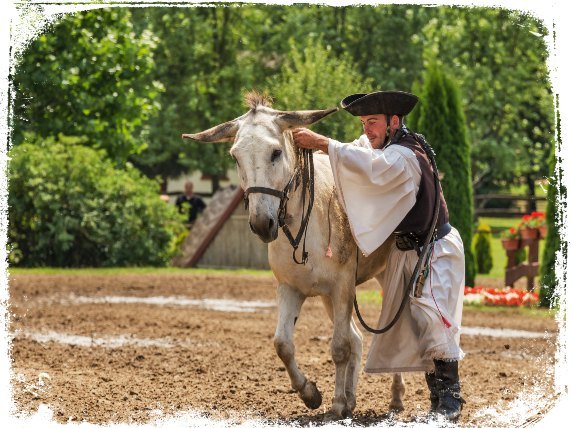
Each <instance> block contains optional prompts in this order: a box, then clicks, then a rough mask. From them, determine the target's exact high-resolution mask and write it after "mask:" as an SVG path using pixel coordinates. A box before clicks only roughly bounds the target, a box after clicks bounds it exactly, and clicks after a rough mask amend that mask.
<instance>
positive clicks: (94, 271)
mask: <svg viewBox="0 0 572 428" xmlns="http://www.w3.org/2000/svg"><path fill="white" fill-rule="evenodd" d="M8 273H10V274H26V275H34V274H36V275H58V274H66V275H98V274H101V275H129V274H153V275H157V274H159V275H160V274H172V273H180V274H186V275H196V274H214V275H217V274H220V275H260V276H272V271H270V270H257V269H203V268H192V269H189V268H176V267H117V268H77V269H75V268H74V269H66V268H9V269H8Z"/></svg>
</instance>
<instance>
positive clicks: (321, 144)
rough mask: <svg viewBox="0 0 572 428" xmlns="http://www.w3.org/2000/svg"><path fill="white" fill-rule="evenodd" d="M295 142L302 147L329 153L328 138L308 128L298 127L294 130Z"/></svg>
mask: <svg viewBox="0 0 572 428" xmlns="http://www.w3.org/2000/svg"><path fill="white" fill-rule="evenodd" d="M292 136H293V137H294V143H295V144H296V145H297V146H298V147H300V148H302V149H318V150H322V151H323V152H325V153H328V143H329V141H328V138H326V137H324V136H323V135H320V134H317V133H315V132H314V131H310V130H309V129H306V128H296V129H294V130H293V131H292Z"/></svg>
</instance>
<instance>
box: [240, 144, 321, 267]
mask: <svg viewBox="0 0 572 428" xmlns="http://www.w3.org/2000/svg"><path fill="white" fill-rule="evenodd" d="M300 179H301V180H302V190H303V193H302V219H301V220H300V229H298V234H297V235H296V238H294V236H293V235H292V233H291V232H290V228H289V227H288V225H287V224H286V214H287V210H288V207H287V205H288V199H289V198H288V195H289V194H290V192H291V191H292V189H294V190H296V189H297V188H298V186H299V185H300ZM306 191H308V194H309V201H308V208H307V209H306V212H305V213H304V210H305V205H306ZM251 193H264V194H266V195H271V196H275V197H277V198H278V199H280V206H279V208H278V226H280V227H281V228H282V231H283V232H284V234H285V235H286V237H287V238H288V241H290V245H292V247H293V248H294V252H293V253H292V259H293V260H294V262H296V263H297V264H299V265H300V264H306V262H307V261H308V253H307V252H306V232H307V231H308V223H309V220H310V214H311V212H312V207H313V205H314V161H313V156H312V150H308V149H303V150H302V161H301V166H299V167H297V168H296V170H295V171H294V174H292V177H290V180H288V183H287V184H286V186H285V187H284V190H282V191H280V190H276V189H272V188H270V187H263V186H252V187H249V188H247V189H246V190H245V191H244V208H245V209H248V196H249V195H250V194H251ZM302 236H303V237H304V243H303V247H302V260H301V261H298V259H297V258H296V251H297V250H298V246H299V245H300V241H301V240H302Z"/></svg>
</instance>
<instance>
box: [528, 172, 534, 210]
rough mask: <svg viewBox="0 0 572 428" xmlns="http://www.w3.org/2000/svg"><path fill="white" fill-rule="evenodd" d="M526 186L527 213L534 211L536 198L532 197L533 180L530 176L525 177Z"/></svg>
mask: <svg viewBox="0 0 572 428" xmlns="http://www.w3.org/2000/svg"><path fill="white" fill-rule="evenodd" d="M526 185H527V186H528V212H529V213H531V212H533V211H536V198H535V197H534V178H533V177H532V175H527V176H526Z"/></svg>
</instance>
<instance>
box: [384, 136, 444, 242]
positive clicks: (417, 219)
mask: <svg viewBox="0 0 572 428" xmlns="http://www.w3.org/2000/svg"><path fill="white" fill-rule="evenodd" d="M416 138H418V137H416V136H415V134H413V133H408V134H406V135H404V136H403V137H401V138H400V139H399V141H397V142H392V143H391V144H398V145H400V146H403V147H407V148H408V149H410V150H411V151H413V153H415V157H416V158H417V161H418V162H419V166H420V168H421V182H420V183H419V190H418V191H417V195H416V200H415V205H414V206H413V208H411V210H409V212H408V213H407V214H406V215H405V217H404V219H403V220H402V221H401V223H399V225H398V226H397V227H396V228H395V231H394V233H398V234H405V233H414V234H415V235H416V236H417V237H419V239H420V240H421V241H424V240H425V237H426V236H427V233H428V232H429V228H430V227H431V220H432V216H433V210H434V208H435V183H434V177H433V168H432V167H431V161H430V160H429V158H428V157H427V154H426V153H425V151H424V150H423V148H422V146H421V144H420V143H419V142H418V141H417V140H416ZM439 203H440V204H441V206H440V207H439V216H438V219H437V225H436V227H437V228H438V227H439V226H441V225H443V224H445V223H448V222H449V211H448V209H447V203H446V202H445V197H444V196H443V189H442V188H441V183H439Z"/></svg>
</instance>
